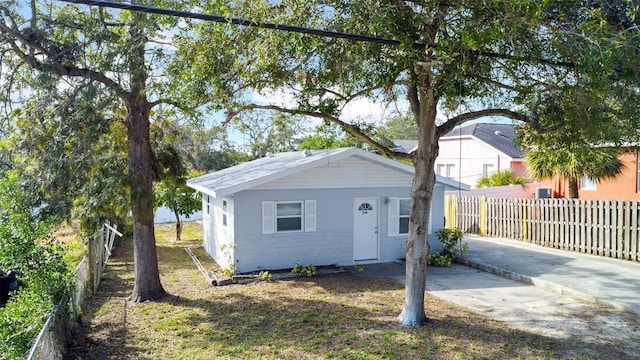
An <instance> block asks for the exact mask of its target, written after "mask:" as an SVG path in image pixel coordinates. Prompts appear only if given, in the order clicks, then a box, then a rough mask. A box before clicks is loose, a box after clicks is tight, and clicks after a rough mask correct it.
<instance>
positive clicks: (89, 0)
mask: <svg viewBox="0 0 640 360" xmlns="http://www.w3.org/2000/svg"><path fill="white" fill-rule="evenodd" d="M60 1H63V2H67V3H73V4H83V5H89V6H92V5H93V6H100V7H106V8H115V9H123V10H130V11H138V12H144V13H149V14H158V15H168V16H175V17H181V18H189V19H198V20H204V21H213V22H218V23H226V24H234V25H241V26H248V27H258V28H263V29H272V30H281V31H288V32H295V33H302V34H310V35H317V36H324V37H330V38H340V39H347V40H353V41H361V42H370V43H377V44H385V45H393V46H398V45H400V44H401V43H402V42H401V41H400V40H395V39H386V38H381V37H377V36H370V35H359V34H349V33H343V32H339V31H329V30H320V29H310V28H306V27H301V26H292V25H282V24H274V23H266V22H258V21H251V20H247V19H242V18H232V17H225V16H219V15H208V14H202V13H194V12H190V11H180V10H172V9H164V8H158V7H153V6H146V5H135V4H126V3H117V2H112V1H103V0H60ZM412 46H413V48H415V49H426V48H427V45H426V44H425V43H423V42H414V43H412ZM460 53H464V54H467V55H476V56H483V57H489V58H495V59H504V60H514V61H528V62H532V63H538V64H543V65H551V66H560V67H566V68H574V67H575V66H576V64H575V63H573V62H567V61H556V60H549V59H530V58H522V57H518V56H514V55H508V54H499V53H495V52H490V51H481V50H461V51H460Z"/></svg>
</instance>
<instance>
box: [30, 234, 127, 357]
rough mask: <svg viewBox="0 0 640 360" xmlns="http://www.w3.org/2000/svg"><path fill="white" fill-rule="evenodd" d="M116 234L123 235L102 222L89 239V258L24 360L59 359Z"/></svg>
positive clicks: (72, 279)
mask: <svg viewBox="0 0 640 360" xmlns="http://www.w3.org/2000/svg"><path fill="white" fill-rule="evenodd" d="M116 235H118V236H122V234H121V233H119V232H118V230H117V227H116V226H111V225H110V224H109V223H105V224H103V226H102V227H101V229H100V232H99V233H98V234H97V235H95V236H93V237H91V238H90V239H89V243H88V244H87V245H88V250H89V251H88V255H86V256H85V257H84V258H82V261H80V264H79V265H78V267H77V268H76V271H75V272H74V274H73V277H72V278H71V280H70V282H71V284H70V285H71V286H70V289H71V291H70V292H69V296H68V297H66V298H65V299H63V300H62V301H61V302H60V303H59V304H58V306H57V307H56V310H55V312H54V313H53V314H51V316H49V318H48V319H47V321H46V323H45V324H44V326H43V327H42V330H41V331H40V334H39V335H38V338H37V339H36V342H35V343H34V345H33V347H32V348H31V351H30V353H29V356H28V358H27V359H29V360H51V359H62V357H63V354H64V351H65V344H66V342H67V336H68V335H69V334H70V332H71V330H72V329H73V326H74V324H75V323H76V320H77V319H78V316H79V314H80V310H81V309H82V306H83V304H84V300H85V299H86V298H87V297H89V296H91V295H93V294H94V293H95V292H96V291H97V290H98V285H100V278H101V276H102V272H103V271H104V269H105V267H106V265H107V261H108V260H109V256H110V255H111V250H112V248H113V243H114V240H115V236H116Z"/></svg>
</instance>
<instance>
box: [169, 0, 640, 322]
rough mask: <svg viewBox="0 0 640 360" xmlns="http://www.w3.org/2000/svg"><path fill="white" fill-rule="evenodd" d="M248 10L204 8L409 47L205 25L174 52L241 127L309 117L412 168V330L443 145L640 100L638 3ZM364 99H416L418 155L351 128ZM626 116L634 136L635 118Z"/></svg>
mask: <svg viewBox="0 0 640 360" xmlns="http://www.w3.org/2000/svg"><path fill="white" fill-rule="evenodd" d="M238 5H239V6H235V7H227V6H220V4H217V3H209V6H208V7H204V8H203V11H205V12H210V13H216V14H221V15H225V16H233V17H245V18H248V19H250V20H251V21H255V22H261V21H268V22H271V23H282V24H288V25H295V26H300V27H308V28H322V29H329V30H335V31H340V32H343V33H351V34H364V35H369V36H376V37H380V38H385V39H395V40H397V41H398V43H399V44H398V45H397V46H389V45H385V44H380V43H376V42H353V41H349V40H347V39H343V38H332V37H318V36H313V35H309V34H299V33H287V32H278V31H271V30H262V29H257V28H252V27H244V28H236V27H234V26H231V25H225V24H212V23H204V24H198V25H197V27H194V28H193V33H194V34H195V36H192V37H184V38H181V39H179V41H177V42H176V45H177V48H178V52H179V53H182V54H183V55H182V56H184V57H185V59H188V61H186V62H183V63H182V64H178V65H176V66H175V67H173V70H174V71H175V72H176V74H180V78H182V79H189V81H184V82H182V83H181V86H182V90H183V91H184V93H185V94H189V96H190V97H192V98H194V99H195V98H207V97H216V96H220V94H221V93H222V94H227V96H226V98H227V99H229V100H230V102H229V103H228V104H227V105H226V106H227V108H228V109H229V110H228V116H229V118H232V117H234V116H235V115H237V114H239V113H241V112H243V111H251V110H273V111H279V112H284V113H288V114H295V115H305V116H310V117H314V118H317V119H321V120H324V121H328V122H331V123H334V124H337V125H339V126H341V127H342V128H343V129H345V130H346V131H347V132H349V133H350V134H351V135H353V136H355V137H356V138H358V139H360V140H361V141H363V142H365V143H367V144H368V145H369V146H371V148H373V149H375V150H376V151H379V152H380V153H382V154H385V155H387V156H390V157H394V158H398V159H405V160H410V161H412V162H413V164H414V166H415V178H414V182H413V190H412V193H413V196H412V198H413V201H412V208H411V214H412V215H411V224H410V232H409V241H408V245H407V257H406V258H407V285H406V298H405V304H404V307H403V311H402V313H401V315H400V320H401V322H402V323H403V324H406V325H418V324H422V323H423V321H424V319H425V314H424V306H423V301H424V283H425V278H426V275H425V274H426V262H425V259H426V258H427V255H428V253H429V248H428V244H427V242H426V237H427V233H426V230H425V229H428V226H427V222H428V218H429V204H430V201H431V196H432V191H433V185H434V179H435V176H434V169H433V165H434V161H435V158H436V157H437V155H438V141H437V140H438V138H439V137H441V136H443V135H444V134H447V133H448V132H449V131H451V130H452V129H453V128H454V127H455V126H457V125H460V124H462V123H464V122H466V121H469V120H473V119H478V118H481V117H484V116H501V117H506V118H510V119H513V120H520V121H524V122H527V123H528V124H529V125H530V126H531V128H532V129H533V130H535V131H538V132H540V133H544V132H547V131H552V130H553V129H552V127H547V124H546V123H544V122H542V121H541V116H540V113H539V112H540V110H541V109H542V108H543V105H544V104H545V101H547V99H548V98H549V96H550V94H553V93H564V92H566V91H568V90H571V89H574V88H577V87H578V86H580V87H581V88H582V89H584V90H585V91H581V94H582V95H584V98H581V99H579V101H580V103H581V104H583V105H586V104H588V103H590V102H593V101H594V100H595V99H596V98H597V96H596V95H597V94H598V93H600V92H603V91H604V92H607V93H609V91H610V90H611V89H617V90H616V91H618V90H619V92H620V93H621V94H626V95H624V96H621V98H623V97H625V96H627V95H628V96H629V98H634V99H637V90H636V88H637V84H638V75H637V69H638V66H637V65H638V61H639V59H640V57H639V56H638V41H639V38H638V32H637V26H636V18H635V15H636V13H637V6H636V5H635V4H633V3H631V2H619V3H617V4H616V5H615V6H613V7H612V6H610V5H609V2H606V1H598V0H590V1H587V0H584V1H574V2H551V1H504V0H495V1H491V0H490V1H483V2H477V1H455V2H444V3H434V2H428V1H411V2H405V1H399V2H392V3H389V2H381V1H375V0H368V1H359V2H340V1H324V2H322V3H315V2H308V1H296V0H291V1H283V2H278V3H271V2H252V1H248V2H239V3H238ZM225 50H226V51H225ZM229 53H231V56H230V57H227V55H229ZM194 64H197V65H195V66H194ZM202 89H215V91H213V90H212V91H201V90H202ZM274 90H278V91H279V92H281V93H285V94H287V98H288V101H272V102H264V101H263V102H258V101H254V100H253V99H254V98H256V97H254V96H253V95H254V94H255V93H267V92H270V91H271V92H273V91H274ZM362 99H376V100H377V101H382V102H394V101H398V100H400V99H402V100H404V101H406V103H408V104H409V108H410V112H411V115H412V117H413V120H414V121H415V124H416V128H417V134H418V136H417V138H418V140H419V145H418V148H417V150H416V151H415V152H414V153H412V154H404V153H398V152H394V151H393V149H392V148H390V147H388V146H385V145H386V144H382V143H381V142H380V141H377V140H376V138H375V137H374V136H373V135H372V134H371V133H369V132H368V131H367V130H366V129H362V128H361V127H360V126H358V125H357V124H354V123H352V122H350V121H347V120H345V118H344V117H343V116H342V109H344V108H345V106H347V105H348V104H351V103H354V102H356V101H358V100H362ZM615 102H616V101H614V103H615ZM614 110H615V109H614V108H609V109H606V112H607V113H609V112H613V111H614ZM442 118H444V120H441V119H442ZM621 119H624V122H625V123H624V126H625V127H627V125H629V123H630V122H629V118H628V117H626V116H622V117H621ZM567 121H571V119H570V120H567ZM589 121H596V120H592V119H590V120H589Z"/></svg>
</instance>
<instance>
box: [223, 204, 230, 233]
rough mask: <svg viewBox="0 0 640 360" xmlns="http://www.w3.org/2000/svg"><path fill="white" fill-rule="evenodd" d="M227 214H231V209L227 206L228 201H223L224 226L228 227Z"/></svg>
mask: <svg viewBox="0 0 640 360" xmlns="http://www.w3.org/2000/svg"><path fill="white" fill-rule="evenodd" d="M227 214H229V209H228V205H227V200H224V199H223V200H222V226H227Z"/></svg>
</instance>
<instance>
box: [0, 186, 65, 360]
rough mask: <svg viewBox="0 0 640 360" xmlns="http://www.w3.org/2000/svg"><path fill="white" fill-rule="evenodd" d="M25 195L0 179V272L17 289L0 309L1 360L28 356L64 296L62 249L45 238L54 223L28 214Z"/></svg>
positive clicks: (29, 210)
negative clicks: (9, 275)
mask: <svg viewBox="0 0 640 360" xmlns="http://www.w3.org/2000/svg"><path fill="white" fill-rule="evenodd" d="M32 204H33V202H32V201H31V198H30V196H29V193H27V192H25V191H24V190H23V189H20V187H19V186H18V185H17V182H16V181H13V180H10V179H6V178H5V179H0V219H2V221H0V267H2V270H4V271H9V270H13V271H15V272H16V274H17V277H18V280H19V287H18V290H17V292H14V293H12V294H11V296H10V298H9V301H8V302H7V305H6V307H4V308H0V345H1V346H0V348H1V349H2V356H3V358H6V359H23V358H25V356H26V355H27V353H28V351H29V349H30V347H31V345H32V343H33V342H34V340H35V338H36V336H37V335H38V332H39V331H40V329H41V328H42V325H43V324H44V322H45V321H46V318H47V316H48V315H49V314H50V313H52V312H53V310H54V308H55V306H56V304H58V302H59V301H60V300H61V299H62V298H63V297H64V295H65V294H66V293H67V290H68V285H67V284H68V280H69V276H70V271H69V269H68V267H67V266H66V264H65V263H64V260H63V249H62V247H61V246H59V245H56V244H55V242H54V241H53V239H52V238H51V236H50V234H51V232H52V229H53V226H54V224H55V223H56V222H55V221H54V220H53V219H41V218H38V216H37V215H34V214H33V212H32V209H33V206H32Z"/></svg>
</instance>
